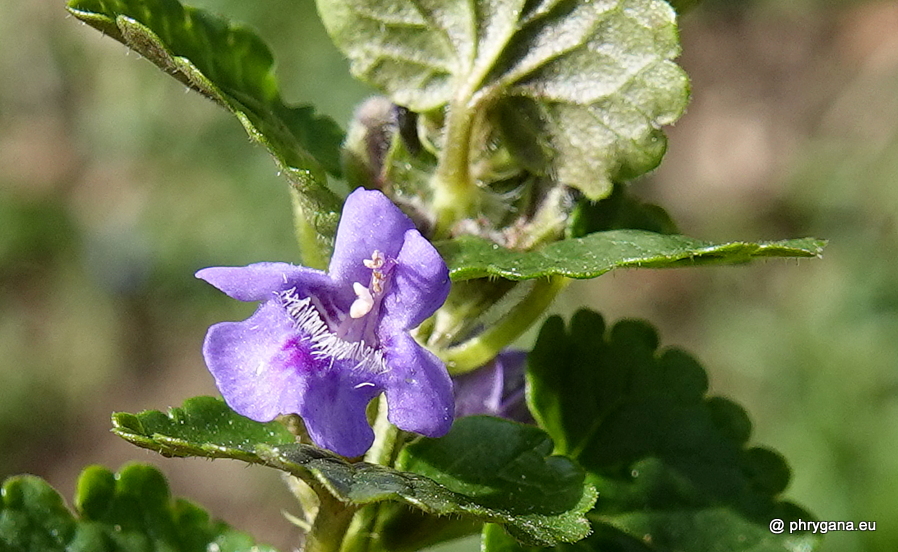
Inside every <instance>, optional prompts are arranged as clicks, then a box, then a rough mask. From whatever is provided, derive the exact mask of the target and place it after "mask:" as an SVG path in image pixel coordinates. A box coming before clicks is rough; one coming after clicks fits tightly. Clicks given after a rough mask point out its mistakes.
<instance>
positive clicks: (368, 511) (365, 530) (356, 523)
mask: <svg viewBox="0 0 898 552" xmlns="http://www.w3.org/2000/svg"><path fill="white" fill-rule="evenodd" d="M377 401H378V402H377V415H376V417H375V419H374V426H373V429H374V443H373V444H372V445H371V448H370V449H368V452H367V453H365V462H368V463H370V464H380V465H382V466H392V465H393V462H394V460H395V457H396V454H397V452H398V444H399V442H400V441H401V439H402V432H401V431H399V429H397V428H396V426H394V425H393V424H391V423H390V420H389V419H388V418H387V401H386V397H385V396H383V395H381V396H380V397H379V398H378V399H377ZM379 512H380V505H379V504H369V505H367V506H365V507H363V508H362V509H361V510H359V511H358V513H357V514H356V515H355V518H354V519H353V520H352V524H351V525H349V526H348V530H347V534H346V539H345V541H344V542H343V547H342V549H341V550H342V552H369V551H372V550H380V546H379V545H378V544H377V542H376V540H377V538H378V532H377V527H376V526H377V521H378V519H379V515H378V514H379Z"/></svg>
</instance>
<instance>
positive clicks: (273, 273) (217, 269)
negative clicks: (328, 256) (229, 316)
mask: <svg viewBox="0 0 898 552" xmlns="http://www.w3.org/2000/svg"><path fill="white" fill-rule="evenodd" d="M196 277H197V278H199V279H201V280H205V281H207V282H209V283H210V284H212V285H213V286H215V287H217V288H218V289H220V290H221V291H223V292H225V293H226V294H227V295H228V296H229V297H232V298H234V299H237V300H239V301H266V300H268V299H271V294H272V293H275V292H278V291H283V290H285V289H290V288H294V287H296V288H297V291H299V292H300V295H301V296H303V297H306V296H309V295H317V294H319V293H320V290H322V289H325V288H328V287H330V286H331V285H332V284H331V282H330V279H329V278H328V276H327V274H325V273H324V272H321V271H320V270H315V269H313V268H306V267H304V266H294V265H292V264H288V263H255V264H251V265H248V266H214V267H210V268H204V269H202V270H200V271H199V272H197V273H196Z"/></svg>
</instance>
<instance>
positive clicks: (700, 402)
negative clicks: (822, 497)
mask: <svg viewBox="0 0 898 552" xmlns="http://www.w3.org/2000/svg"><path fill="white" fill-rule="evenodd" d="M657 347H658V337H657V335H656V334H655V332H654V330H653V329H652V328H651V327H650V326H649V325H648V324H645V323H643V322H637V321H624V322H620V323H618V324H617V325H616V326H614V327H613V328H612V329H611V330H610V331H608V332H606V331H605V325H604V322H603V320H602V318H601V317H600V316H599V315H598V314H596V313H593V312H589V311H580V312H578V313H577V314H575V315H574V317H573V319H572V320H571V323H570V326H569V327H568V328H565V326H564V324H563V323H562V321H561V319H560V318H557V317H555V318H552V319H550V320H549V321H547V322H546V324H545V325H544V326H543V328H542V331H541V332H540V335H539V338H538V340H537V343H536V346H535V348H534V350H533V351H532V353H531V354H530V357H529V371H528V386H529V389H528V402H529V404H530V406H531V408H532V410H533V414H534V416H535V417H536V418H537V420H538V421H539V423H540V426H541V427H543V428H545V429H546V431H547V432H548V433H549V435H551V436H552V438H553V439H554V441H555V443H556V446H557V452H559V453H562V454H567V455H569V456H571V457H574V458H576V459H577V460H578V462H579V463H580V465H582V466H583V467H584V468H585V469H586V470H587V472H588V473H589V475H588V478H589V480H590V481H591V482H593V483H594V484H595V485H596V488H597V489H598V491H599V495H600V497H601V499H600V500H599V502H598V503H597V504H596V508H595V509H594V510H593V511H592V512H590V514H589V517H590V520H591V521H592V522H593V524H594V526H595V528H596V531H595V533H594V534H593V536H591V537H590V538H589V539H587V541H585V542H584V543H583V544H584V546H585V545H587V544H588V545H590V546H592V547H593V548H592V549H594V550H604V549H605V547H608V546H610V543H611V542H612V541H613V542H623V543H629V544H627V546H626V547H624V546H621V547H620V549H624V550H650V551H658V552H662V551H663V552H668V551H674V550H715V551H716V550H721V551H723V550H727V551H733V552H735V551H752V552H774V551H783V550H799V549H801V550H811V549H812V548H813V546H814V544H815V543H816V540H817V539H816V536H815V535H811V534H809V533H806V532H803V533H792V534H790V532H788V531H787V532H784V533H783V534H774V533H772V532H771V531H770V529H769V525H770V522H771V521H772V520H774V519H781V520H784V521H785V523H786V525H787V526H788V523H789V521H790V520H793V521H794V520H797V519H804V520H809V519H813V518H812V517H811V515H810V514H809V513H807V512H805V511H803V510H802V509H800V508H799V507H797V506H795V505H793V504H791V503H789V502H785V501H783V500H782V499H781V497H780V493H782V491H783V490H784V489H785V487H786V485H787V484H788V481H789V477H790V472H789V468H788V466H787V465H786V463H785V461H784V460H783V459H782V457H781V456H779V455H778V454H776V453H775V452H773V451H770V450H768V449H764V448H753V447H748V446H746V444H747V441H748V439H749V435H750V433H751V423H750V421H749V420H748V417H747V415H746V414H745V412H744V411H743V410H742V409H741V408H740V407H739V406H737V405H736V404H734V403H733V402H730V401H728V400H725V399H722V398H716V397H707V396H706V393H707V389H708V381H707V376H706V374H705V371H704V370H703V369H702V367H701V366H700V365H699V364H698V363H697V362H696V361H695V360H694V359H693V358H691V357H690V356H689V355H687V354H686V353H684V352H682V351H679V350H676V349H668V350H665V351H661V352H658V351H657ZM498 540H499V541H501V539H498ZM612 548H613V547H612ZM502 549H503V548H501V547H500V548H497V550H502ZM614 549H618V548H614ZM490 550H492V549H490Z"/></svg>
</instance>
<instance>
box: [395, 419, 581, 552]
mask: <svg viewBox="0 0 898 552" xmlns="http://www.w3.org/2000/svg"><path fill="white" fill-rule="evenodd" d="M552 448H553V444H552V441H551V440H550V439H549V437H548V436H547V435H546V434H545V433H544V432H543V431H542V430H540V429H538V428H535V427H532V426H528V425H523V424H518V423H515V422H511V421H508V420H502V419H498V418H491V417H486V416H471V417H465V418H461V419H459V420H457V421H456V422H455V424H454V425H453V427H452V430H451V431H450V432H449V434H448V435H447V436H446V437H443V438H441V439H422V440H421V441H418V442H417V443H414V444H411V445H409V446H407V447H406V448H405V449H403V451H402V454H401V455H400V458H399V461H398V463H397V467H398V468H400V469H405V470H407V471H410V472H414V473H418V474H421V475H424V476H427V477H429V478H430V479H433V480H434V481H436V482H437V483H439V484H440V485H442V486H444V487H446V488H447V489H449V490H451V491H453V492H455V493H458V494H460V495H464V496H465V497H468V498H469V499H470V500H472V501H476V503H477V504H479V505H481V506H485V507H487V508H489V509H492V510H495V511H499V512H503V513H504V514H503V515H511V516H512V518H511V519H512V520H513V521H511V522H507V523H506V526H505V527H506V529H507V530H508V532H509V533H510V534H512V535H514V536H515V537H516V538H517V539H519V540H522V541H524V542H530V543H533V544H539V543H552V542H559V541H560V542H570V541H575V540H579V539H581V538H583V537H584V536H586V534H587V533H588V524H587V523H586V520H585V519H584V518H583V517H582V514H583V513H584V512H585V510H586V509H588V508H589V504H590V503H591V501H592V500H594V499H595V497H594V495H592V493H591V489H590V488H589V486H588V485H587V486H586V487H585V488H584V474H583V471H582V470H581V469H580V468H579V467H578V466H577V465H576V464H574V463H573V462H571V461H570V460H569V459H568V458H565V457H563V456H552V455H551V454H552ZM488 521H496V520H495V519H492V520H488Z"/></svg>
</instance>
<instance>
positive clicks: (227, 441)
mask: <svg viewBox="0 0 898 552" xmlns="http://www.w3.org/2000/svg"><path fill="white" fill-rule="evenodd" d="M113 425H114V428H113V431H114V432H115V433H116V434H118V435H119V436H121V437H123V438H124V439H127V440H128V441H130V442H132V443H134V444H136V445H138V446H141V447H144V448H148V449H152V450H156V451H158V452H161V453H162V454H164V455H167V456H203V457H209V458H235V459H238V460H242V461H244V462H251V463H255V464H263V465H266V466H270V467H273V468H277V469H280V470H284V471H286V472H289V473H291V474H293V475H295V476H297V477H299V478H300V479H302V480H303V481H306V482H308V483H309V484H311V485H313V486H315V487H316V488H319V489H320V488H322V487H323V488H324V489H327V491H329V492H330V493H331V494H333V495H334V496H336V497H337V498H339V499H340V500H342V501H344V502H350V503H353V504H356V505H364V504H371V503H375V502H381V501H385V500H390V501H401V502H404V503H406V504H409V505H411V506H413V507H415V508H419V509H421V510H423V511H424V512H426V513H428V514H435V515H441V516H443V515H464V516H471V517H473V518H475V519H478V520H482V521H489V522H494V523H502V524H505V525H506V526H507V527H508V528H509V531H511V532H513V533H514V534H515V535H516V536H517V537H518V538H521V539H523V540H526V541H528V542H531V543H539V544H543V545H553V544H555V543H557V542H560V541H569V540H576V539H578V538H582V537H583V536H585V534H586V532H587V531H588V523H587V522H586V520H585V518H584V517H583V514H584V512H586V511H587V510H588V509H589V508H590V507H591V506H592V504H593V502H594V501H595V493H594V492H593V490H592V488H591V487H590V486H588V485H586V486H584V484H583V473H582V472H581V471H579V470H578V469H577V468H576V467H574V466H573V464H572V463H571V462H570V461H569V460H567V459H564V458H560V457H552V456H549V454H551V449H552V445H551V441H550V440H549V439H548V438H547V437H546V435H545V433H543V432H542V431H540V430H539V429H537V428H534V427H529V426H523V425H519V424H513V423H510V422H505V421H502V420H498V419H482V418H471V419H461V420H459V421H458V422H456V424H455V425H454V426H453V429H452V431H451V432H450V433H449V435H447V436H446V437H444V438H442V439H425V440H423V441H421V442H419V443H417V444H415V445H412V446H411V447H409V450H408V452H406V453H404V454H405V456H404V459H405V460H404V462H405V468H406V469H408V470H410V471H397V470H395V469H392V468H388V467H384V466H379V465H374V464H368V463H365V462H356V463H351V462H348V461H347V460H346V459H344V458H342V457H340V456H337V455H335V454H333V453H331V452H328V451H325V450H322V449H319V448H316V447H313V446H310V445H304V444H296V443H294V442H293V441H294V439H293V436H292V434H290V433H289V432H288V431H287V430H286V429H285V428H284V427H283V426H281V425H280V424H279V423H277V422H272V423H267V424H262V423H258V422H253V421H252V420H249V419H247V418H244V417H242V416H239V415H238V414H236V413H234V412H233V411H231V410H230V409H229V408H228V407H227V405H225V404H224V402H222V401H221V400H219V399H214V398H211V397H197V398H194V399H190V400H188V401H186V402H185V403H184V407H183V408H173V409H171V410H170V411H169V413H168V414H164V413H162V412H158V411H147V412H142V413H140V414H137V415H133V414H125V413H118V414H115V415H114V416H113ZM484 433H488V434H491V435H493V437H494V439H502V440H503V441H504V442H507V443H508V445H507V448H506V449H505V450H504V456H500V455H497V451H496V449H495V447H493V448H492V449H487V448H483V447H482V445H481V448H480V449H475V450H474V451H469V450H467V449H468V448H470V447H472V446H474V445H472V435H473V434H478V437H482V435H483V434H484ZM436 450H439V451H443V452H446V453H447V454H451V456H450V458H453V459H455V461H456V462H458V464H456V465H454V466H453V467H454V469H455V471H449V466H447V467H446V470H445V471H444V470H442V469H440V468H438V467H435V466H434V465H433V464H428V462H429V461H430V460H428V459H430V457H431V455H433V454H434V451H436ZM547 456H548V457H547ZM487 460H489V461H490V462H492V465H493V466H494V467H496V468H500V467H501V468H502V470H501V471H498V472H493V473H492V475H493V476H494V479H491V478H489V477H488V476H489V475H490V474H489V473H485V472H482V471H480V470H481V465H483V464H484V463H486V461H487ZM419 470H420V471H421V472H422V473H415V472H417V471H419ZM465 473H468V474H473V475H477V476H478V477H479V478H480V479H478V480H477V481H475V482H473V483H471V486H468V487H466V486H464V485H462V483H463V477H464V474H465ZM521 476H524V477H521ZM527 479H529V480H531V481H532V483H529V484H527V485H522V484H521V481H523V480H527ZM540 493H542V494H540ZM506 494H511V495H512V496H513V497H514V498H515V502H511V501H506V500H504V499H503V498H502V497H503V496H504V495H506ZM547 498H548V499H547Z"/></svg>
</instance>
